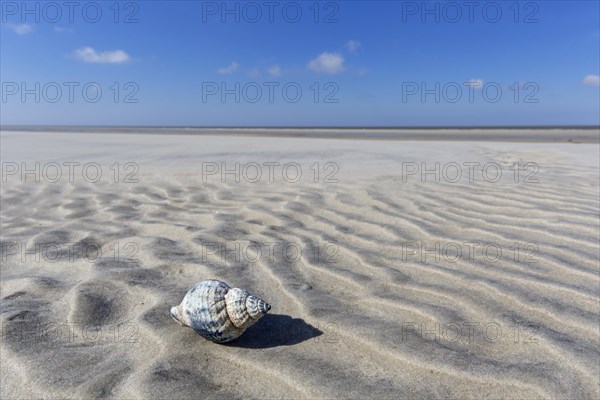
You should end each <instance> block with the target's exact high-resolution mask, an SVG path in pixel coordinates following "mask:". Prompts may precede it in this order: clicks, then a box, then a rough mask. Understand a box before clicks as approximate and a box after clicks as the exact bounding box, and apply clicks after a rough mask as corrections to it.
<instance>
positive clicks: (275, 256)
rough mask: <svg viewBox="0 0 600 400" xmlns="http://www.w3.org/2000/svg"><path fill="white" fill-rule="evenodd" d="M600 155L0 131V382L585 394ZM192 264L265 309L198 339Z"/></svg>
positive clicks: (170, 394)
mask: <svg viewBox="0 0 600 400" xmlns="http://www.w3.org/2000/svg"><path fill="white" fill-rule="evenodd" d="M599 156H600V154H599V146H598V144H574V143H510V142H504V143H501V142H497V143H489V142H474V141H462V142H445V141H431V142H413V141H382V140H377V141H375V140H373V141H369V140H362V141H352V140H343V139H309V138H301V139H299V138H271V137H250V136H245V137H218V136H189V135H187V136H186V135H144V134H123V135H107V134H93V133H88V134H85V135H82V134H77V133H56V132H55V133H41V132H34V133H26V132H10V131H4V132H2V136H1V158H2V168H3V176H2V179H3V181H2V189H1V200H2V204H1V227H2V229H1V242H2V243H1V245H2V266H1V274H0V289H1V293H0V294H1V297H2V301H1V305H0V315H1V322H2V342H1V359H0V361H1V365H0V368H1V380H0V391H1V393H2V396H1V397H2V398H3V399H4V398H6V399H12V398H38V397H39V398H93V397H109V398H124V399H125V398H126V399H136V398H140V399H141V398H160V399H163V398H220V399H223V398H241V397H245V398H247V397H249V398H390V399H398V398H445V399H448V398H455V399H458V398H460V399H465V398H472V399H477V398H484V397H485V398H512V399H525V398H526V399H534V398H557V399H558V398H561V399H567V398H569V399H575V398H577V399H592V398H598V397H599V395H600V391H599V378H598V377H599V376H600V361H599V360H600V351H599V348H600V331H599V323H600V303H599V299H600V293H599V292H600V278H599V240H600V237H599V236H600V233H599V228H600V226H599V222H600V221H599V218H600V210H599V200H600V199H599V182H598V175H599V165H598V162H599V158H600V157H599ZM36 163H39V167H36ZM68 163H79V164H68ZM115 163H118V165H117V164H115ZM236 163H239V164H238V165H239V166H237V165H236ZM277 163H279V164H277ZM436 163H439V164H438V166H437V167H436ZM69 166H71V168H72V171H73V173H72V174H70V173H69ZM36 168H39V172H36ZM57 168H60V171H61V173H60V174H57V171H58V170H59V169H57ZM236 168H238V171H239V172H236ZM259 168H260V171H261V172H262V175H261V177H260V178H258V179H257V175H256V171H257V170H258V169H259ZM269 168H272V174H271V176H269ZM436 168H437V176H436V172H435V171H436ZM471 168H472V170H471ZM225 169H227V170H228V171H229V174H227V175H224V176H221V173H220V172H221V171H223V170H225ZM23 170H29V171H30V173H28V174H25V175H23V174H22V172H23ZM298 170H300V171H301V172H302V176H301V177H299V178H296V176H297V171H298ZM426 170H430V171H434V172H430V173H429V174H425V175H422V172H423V171H425V172H426ZM517 170H519V173H518V174H517V173H516V172H515V171H517ZM31 171H33V172H31ZM83 171H85V175H82V172H83ZM97 171H100V172H101V177H99V176H98V175H97V173H96V172H97ZM115 171H118V175H116V172H115ZM232 171H233V172H232ZM316 171H318V174H317V173H316ZM457 171H458V172H460V173H461V176H460V177H457ZM470 172H472V173H470ZM236 178H238V180H239V182H236ZM208 278H216V279H221V280H224V281H226V282H228V283H229V284H230V285H232V286H237V287H242V288H246V289H248V290H249V291H251V292H253V293H256V294H257V295H259V296H261V297H263V298H264V299H265V300H267V301H268V302H269V303H270V304H271V305H272V306H273V309H272V310H271V312H270V313H269V314H268V315H267V316H265V317H264V318H263V319H262V320H260V321H259V322H258V323H257V324H256V325H255V326H254V327H252V328H251V329H249V330H248V331H247V332H246V333H245V334H244V335H243V336H242V337H241V338H240V339H239V340H238V341H236V342H233V343H231V344H228V345H218V344H214V343H211V342H208V341H206V340H204V339H202V338H201V337H200V336H198V335H197V334H195V333H194V332H193V331H192V330H191V329H188V328H184V327H181V326H179V325H178V324H177V323H175V322H174V321H173V320H172V319H171V318H170V317H169V313H168V310H169V308H170V307H171V306H173V305H176V304H178V303H179V302H180V301H181V299H182V298H183V296H184V295H185V293H186V292H187V290H188V289H189V288H190V287H192V286H193V285H194V284H195V283H196V282H199V281H201V280H203V279H208Z"/></svg>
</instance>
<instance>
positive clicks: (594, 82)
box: [581, 75, 600, 87]
mask: <svg viewBox="0 0 600 400" xmlns="http://www.w3.org/2000/svg"><path fill="white" fill-rule="evenodd" d="M581 83H583V84H584V85H587V86H595V87H598V86H600V76H598V75H588V76H586V77H585V78H583V81H581Z"/></svg>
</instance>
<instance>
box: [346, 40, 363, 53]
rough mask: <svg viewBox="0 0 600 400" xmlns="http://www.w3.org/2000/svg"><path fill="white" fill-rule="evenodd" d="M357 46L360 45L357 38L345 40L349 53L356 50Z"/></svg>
mask: <svg viewBox="0 0 600 400" xmlns="http://www.w3.org/2000/svg"><path fill="white" fill-rule="evenodd" d="M359 47H360V42H359V41H358V40H348V41H347V42H346V48H347V49H348V51H349V52H350V53H354V52H356V50H358V48H359Z"/></svg>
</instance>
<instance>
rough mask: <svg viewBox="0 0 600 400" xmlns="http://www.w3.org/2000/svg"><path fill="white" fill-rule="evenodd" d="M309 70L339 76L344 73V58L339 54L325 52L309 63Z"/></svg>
mask: <svg viewBox="0 0 600 400" xmlns="http://www.w3.org/2000/svg"><path fill="white" fill-rule="evenodd" d="M308 68H310V69H311V70H313V71H315V72H317V73H325V74H337V73H339V72H342V71H344V69H345V68H344V57H342V56H341V55H340V54H337V53H328V52H323V53H321V54H320V55H319V56H318V57H317V58H315V59H314V60H311V61H310V62H309V63H308Z"/></svg>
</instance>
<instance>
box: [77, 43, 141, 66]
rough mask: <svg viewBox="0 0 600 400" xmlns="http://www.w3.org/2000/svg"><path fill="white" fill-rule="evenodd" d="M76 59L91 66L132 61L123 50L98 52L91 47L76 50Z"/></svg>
mask: <svg viewBox="0 0 600 400" xmlns="http://www.w3.org/2000/svg"><path fill="white" fill-rule="evenodd" d="M75 57H76V58H77V59H78V60H80V61H83V62H84V63H89V64H121V63H125V62H128V61H130V60H131V57H129V54H127V53H125V52H124V51H123V50H113V51H101V52H98V51H96V50H94V49H93V48H91V47H83V48H81V49H77V50H75Z"/></svg>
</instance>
